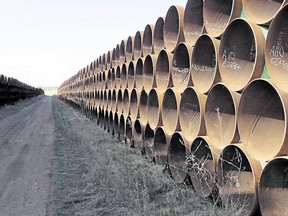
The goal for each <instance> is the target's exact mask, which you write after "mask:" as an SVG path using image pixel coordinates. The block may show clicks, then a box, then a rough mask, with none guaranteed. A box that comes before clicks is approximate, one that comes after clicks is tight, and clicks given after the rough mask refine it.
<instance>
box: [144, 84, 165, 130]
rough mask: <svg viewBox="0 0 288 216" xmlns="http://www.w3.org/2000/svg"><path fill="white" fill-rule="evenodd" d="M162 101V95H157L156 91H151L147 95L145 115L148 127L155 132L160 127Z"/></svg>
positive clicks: (161, 123)
mask: <svg viewBox="0 0 288 216" xmlns="http://www.w3.org/2000/svg"><path fill="white" fill-rule="evenodd" d="M162 101H163V93H158V92H157V89H151V91H150V92H149V95H148V103H147V115H148V122H149V126H150V127H151V128H152V129H153V130H155V129H156V128H157V127H158V126H162V125H163V122H162Z"/></svg>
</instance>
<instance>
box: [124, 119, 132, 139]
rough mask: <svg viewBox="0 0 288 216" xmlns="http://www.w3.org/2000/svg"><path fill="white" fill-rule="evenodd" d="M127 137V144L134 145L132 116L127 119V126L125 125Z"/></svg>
mask: <svg viewBox="0 0 288 216" xmlns="http://www.w3.org/2000/svg"><path fill="white" fill-rule="evenodd" d="M125 128H126V130H125V136H126V143H127V144H132V143H133V142H134V141H133V122H132V120H131V117H130V116H127V118H126V125H125Z"/></svg>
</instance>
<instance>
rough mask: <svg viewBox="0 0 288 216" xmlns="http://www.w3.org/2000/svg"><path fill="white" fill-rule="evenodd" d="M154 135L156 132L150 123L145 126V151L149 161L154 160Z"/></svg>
mask: <svg viewBox="0 0 288 216" xmlns="http://www.w3.org/2000/svg"><path fill="white" fill-rule="evenodd" d="M154 135H155V131H154V130H153V129H152V128H151V127H150V125H149V123H148V124H146V125H145V129H144V136H143V149H144V151H145V155H146V157H147V158H148V160H150V161H153V160H154V150H153V148H154Z"/></svg>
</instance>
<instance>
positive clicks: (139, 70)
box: [135, 58, 144, 93]
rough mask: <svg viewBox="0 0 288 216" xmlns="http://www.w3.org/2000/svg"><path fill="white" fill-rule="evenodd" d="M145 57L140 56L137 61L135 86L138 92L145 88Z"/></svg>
mask: <svg viewBox="0 0 288 216" xmlns="http://www.w3.org/2000/svg"><path fill="white" fill-rule="evenodd" d="M143 66H144V61H143V58H139V59H138V60H137V63H136V73H135V87H136V90H137V92H138V93H140V92H141V91H142V90H143Z"/></svg>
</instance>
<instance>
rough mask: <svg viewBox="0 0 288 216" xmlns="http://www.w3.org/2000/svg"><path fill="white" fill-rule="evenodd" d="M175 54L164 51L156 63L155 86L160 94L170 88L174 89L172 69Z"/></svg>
mask: <svg viewBox="0 0 288 216" xmlns="http://www.w3.org/2000/svg"><path fill="white" fill-rule="evenodd" d="M172 60H173V54H171V53H170V52H167V51H166V50H162V51H161V52H160V53H159V55H158V57H157V62H156V71H155V86H156V87H157V91H158V92H159V93H164V92H165V91H166V89H167V88H168V87H172V80H171V69H172Z"/></svg>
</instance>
